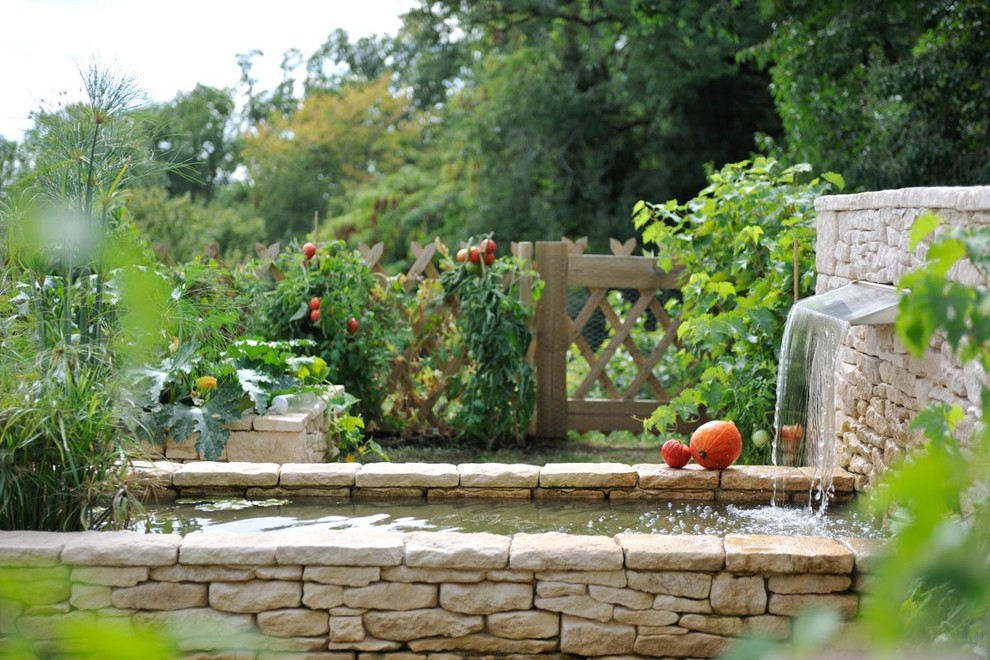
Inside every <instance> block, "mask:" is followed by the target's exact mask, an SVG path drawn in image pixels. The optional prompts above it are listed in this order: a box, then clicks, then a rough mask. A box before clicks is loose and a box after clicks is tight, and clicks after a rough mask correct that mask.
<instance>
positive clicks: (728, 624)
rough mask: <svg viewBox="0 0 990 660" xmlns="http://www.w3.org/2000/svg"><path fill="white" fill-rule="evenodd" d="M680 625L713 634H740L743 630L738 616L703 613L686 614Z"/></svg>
mask: <svg viewBox="0 0 990 660" xmlns="http://www.w3.org/2000/svg"><path fill="white" fill-rule="evenodd" d="M678 625H680V626H682V627H684V628H687V629H688V630H695V631H697V632H703V633H709V634H712V635H723V636H728V635H738V634H739V633H741V632H742V630H743V622H742V619H740V618H739V617H737V616H710V615H709V616H705V615H703V614H685V615H684V616H682V617H681V620H680V621H679V622H678Z"/></svg>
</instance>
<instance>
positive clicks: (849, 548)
mask: <svg viewBox="0 0 990 660" xmlns="http://www.w3.org/2000/svg"><path fill="white" fill-rule="evenodd" d="M883 547H884V544H883V542H882V541H872V540H868V539H859V538H838V539H829V538H822V537H811V536H777V535H752V534H730V535H727V536H725V537H724V538H720V537H717V536H705V535H662V534H630V533H623V534H616V535H615V536H614V537H607V536H582V535H573V534H563V533H559V532H544V533H539V534H529V533H520V534H515V535H514V536H504V535H499V534H491V533H487V532H472V533H462V532H392V531H368V530H319V529H292V530H284V531H283V532H281V533H279V534H265V533H233V532H228V533H205V532H195V533H192V534H188V535H186V536H180V535H177V534H144V533H141V532H132V531H118V532H36V531H13V532H7V531H0V566H5V567H17V566H23V567H44V566H55V565H57V564H66V565H69V566H119V567H125V566H145V567H147V566H174V565H202V566H238V565H244V566H277V565H288V566H299V565H306V566H316V565H319V566H376V567H387V566H400V565H405V566H410V567H416V568H446V569H478V568H484V569H485V570H525V571H536V572H546V571H586V570H595V571H617V570H623V569H630V570H650V571H668V570H678V571H723V570H728V571H732V572H736V573H800V574H850V573H853V572H862V571H868V570H869V567H870V565H871V562H873V561H875V560H876V559H877V558H878V557H879V556H880V555H881V554H882V552H883Z"/></svg>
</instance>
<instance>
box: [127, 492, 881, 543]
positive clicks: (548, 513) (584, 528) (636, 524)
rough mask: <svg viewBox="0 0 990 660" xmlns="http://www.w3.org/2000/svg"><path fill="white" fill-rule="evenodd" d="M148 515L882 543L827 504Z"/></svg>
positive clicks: (213, 508) (475, 505)
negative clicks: (845, 538)
mask: <svg viewBox="0 0 990 660" xmlns="http://www.w3.org/2000/svg"><path fill="white" fill-rule="evenodd" d="M148 514H149V517H148V521H147V522H146V523H145V524H143V525H142V527H141V529H143V530H144V529H146V530H148V531H150V532H153V533H160V534H187V533H189V532H195V531H205V532H211V531H220V532H273V531H278V530H280V529H288V528H293V527H313V528H317V529H370V528H374V529H377V530H390V531H398V532H410V531H431V532H439V531H456V532H491V533H494V534H506V535H511V534H516V533H520V532H527V533H538V532H564V533H567V534H594V535H602V536H613V535H615V534H620V533H642V534H706V535H715V536H725V535H726V534H783V535H792V536H823V537H830V538H835V537H841V536H854V537H862V538H883V537H884V536H886V531H885V530H884V528H883V526H882V525H881V524H880V523H879V521H877V520H876V519H874V518H872V517H870V516H868V515H867V514H865V513H863V512H861V511H859V510H858V509H857V508H856V507H855V505H844V506H841V507H839V506H832V507H829V509H828V510H827V511H826V513H825V515H824V516H822V515H820V514H819V513H818V512H817V510H814V511H813V510H811V509H809V508H807V507H797V506H794V507H782V506H769V505H766V504H760V505H751V504H724V503H715V502H645V501H631V502H621V503H608V502H601V501H596V502H586V501H573V500H571V501H559V500H523V501H516V500H505V499H498V500H488V499H485V500H481V499H459V500H443V501H424V500H420V499H416V500H409V501H406V500H394V499H390V500H382V501H372V500H350V499H334V498H308V499H295V500H284V499H269V500H245V499H236V498H225V499H182V500H177V501H176V502H175V503H171V504H162V505H148Z"/></svg>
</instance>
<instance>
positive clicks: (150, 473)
mask: <svg viewBox="0 0 990 660" xmlns="http://www.w3.org/2000/svg"><path fill="white" fill-rule="evenodd" d="M177 467H178V466H177V465H176V464H175V463H173V462H171V461H132V462H131V464H130V469H129V470H128V474H129V475H130V476H131V477H132V478H133V479H134V490H135V491H136V492H140V491H141V490H143V489H145V488H148V489H162V488H168V487H169V486H171V485H172V475H173V474H174V473H175V470H176V469H177Z"/></svg>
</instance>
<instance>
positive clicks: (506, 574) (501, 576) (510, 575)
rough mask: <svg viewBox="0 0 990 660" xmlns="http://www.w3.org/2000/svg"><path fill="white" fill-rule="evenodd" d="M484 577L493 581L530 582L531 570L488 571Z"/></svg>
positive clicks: (531, 579)
mask: <svg viewBox="0 0 990 660" xmlns="http://www.w3.org/2000/svg"><path fill="white" fill-rule="evenodd" d="M485 578H486V579H488V580H491V581H493V582H532V581H533V578H534V575H533V571H511V570H505V571H488V572H487V573H485Z"/></svg>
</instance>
